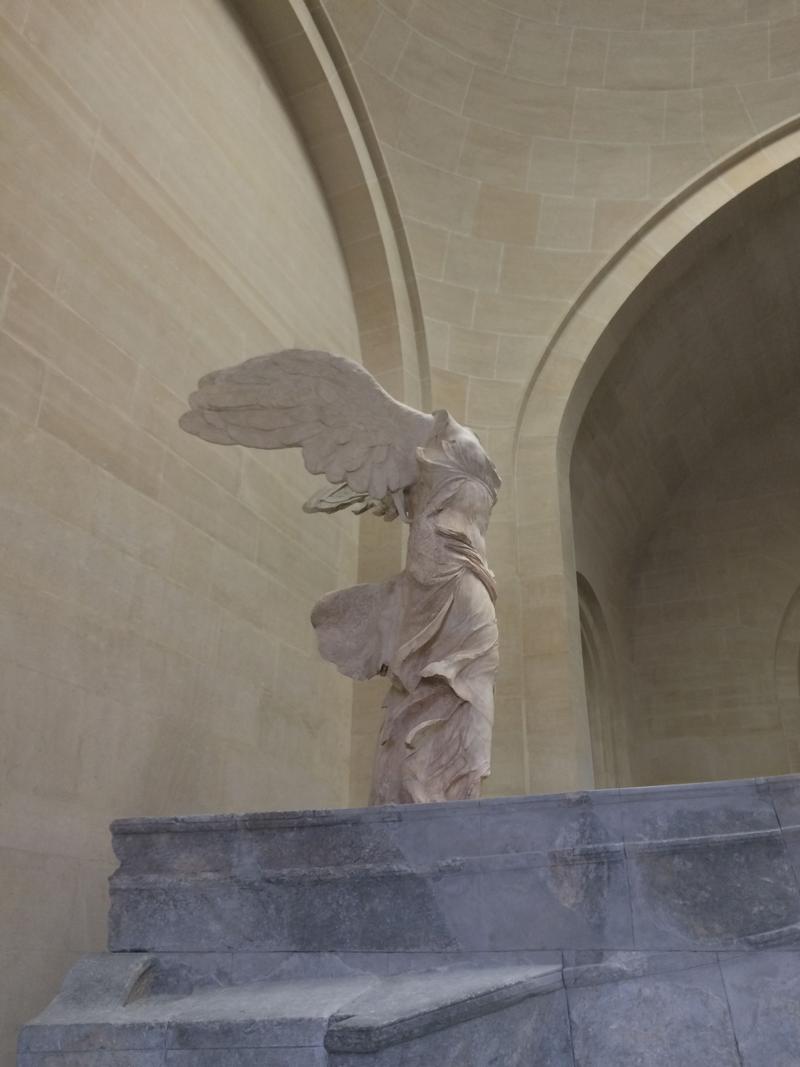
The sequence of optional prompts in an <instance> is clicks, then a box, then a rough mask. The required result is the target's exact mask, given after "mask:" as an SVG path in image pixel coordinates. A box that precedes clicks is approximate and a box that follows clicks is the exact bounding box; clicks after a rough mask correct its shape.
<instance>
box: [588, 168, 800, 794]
mask: <svg viewBox="0 0 800 1067" xmlns="http://www.w3.org/2000/svg"><path fill="white" fill-rule="evenodd" d="M796 175H797V170H796V167H792V168H790V169H788V170H787V172H786V173H784V174H783V175H781V174H780V173H778V174H776V176H775V178H774V179H771V180H765V181H764V182H762V183H760V185H756V186H755V188H754V189H753V190H752V191H751V192H750V193H745V194H743V195H742V196H740V197H739V198H738V200H735V201H733V202H732V204H731V207H730V209H729V210H728V211H727V213H723V214H726V217H727V223H720V222H717V223H716V225H714V226H708V225H707V226H705V227H703V228H702V229H701V230H699V231H697V232H696V234H695V238H696V240H695V246H694V249H693V251H692V252H691V254H690V255H688V256H684V257H683V266H682V267H680V266H673V264H672V261H673V260H677V258H678V257H677V256H676V255H674V254H673V256H668V257H666V258H665V259H664V260H662V261H661V263H660V265H659V270H660V271H661V272H662V273H663V274H664V277H665V281H666V285H665V287H664V288H663V289H662V290H661V291H659V292H657V293H656V294H653V293H651V294H650V297H649V298H648V296H647V295H646V293H645V291H644V289H643V290H641V291H640V293H639V295H638V300H636V301H634V304H635V305H638V318H637V319H636V321H635V323H634V325H633V326H632V328H630V329H629V331H628V333H627V335H626V336H625V337H624V338H620V339H618V341H617V343H616V346H615V351H614V356H613V359H612V360H611V362H610V364H609V366H608V369H607V370H606V371H605V374H604V375H603V376H602V379H601V380H600V382H599V384H598V385H597V387H596V388H595V389H594V391H593V393H592V396H591V399H590V401H589V404H588V406H587V408H586V411H585V414H584V415H583V419H582V422H581V425H580V429H579V431H578V434H577V439H576V442H575V447H574V449H573V451H572V465H571V494H572V499H571V503H572V522H573V528H574V543H575V565H576V566H577V569H578V570H579V571H580V572H581V573H582V574H584V575H585V576H586V577H587V579H588V580H589V582H590V584H591V586H592V588H593V589H594V591H595V592H596V594H597V597H598V600H599V601H600V604H601V605H602V609H603V612H604V615H605V620H606V623H607V626H608V630H609V634H610V636H611V641H610V647H609V648H608V649H607V650H606V661H607V664H608V666H609V669H611V670H612V671H613V672H614V673H615V675H616V678H617V681H618V691H617V700H616V701H615V703H614V705H613V706H610V707H607V708H606V709H605V712H606V715H607V717H608V718H609V719H610V720H611V726H612V729H613V730H614V731H615V732H616V740H617V745H618V764H619V767H620V769H621V773H620V777H619V781H620V784H651V783H654V782H670V781H681V780H697V779H703V778H726V777H738V776H743V775H748V774H751V775H752V774H762V773H763V774H768V773H782V771H783V770H788V769H789V767H790V766H794V760H795V759H796V756H795V755H793V754H792V753H793V746H794V745H796V741H795V736H796V731H797V723H796V721H795V720H796V716H797V711H798V707H797V700H796V695H795V697H794V698H792V696H791V688H790V691H789V695H788V696H787V697H786V700H787V701H788V702H787V703H786V705H785V706H784V707H781V706H780V701H781V700H782V699H784V698H783V697H781V696H780V695H779V687H778V685H777V682H776V677H775V662H776V656H777V646H778V640H779V631H780V629H781V620H782V619H783V618H784V615H785V613H786V610H787V603H788V602H789V601H790V599H791V597H792V596H793V594H794V593H795V590H796V589H797V587H798V585H799V584H800V569H798V560H797V556H796V552H795V550H794V548H793V545H794V543H795V541H796V538H795V536H794V532H793V531H794V522H795V519H794V517H793V516H794V514H795V509H796V506H797V498H796V493H795V486H794V481H793V478H794V475H793V474H792V471H793V470H794V469H795V466H796V443H793V442H792V432H791V429H790V426H791V425H792V417H791V415H790V414H786V411H785V408H786V404H787V402H788V400H787V398H789V397H791V396H792V395H796V393H797V390H798V389H800V364H798V361H797V358H796V337H797V335H798V331H800V313H799V312H798V306H797V298H796V285H797V278H798V277H800V258H799V257H800V252H799V251H798V249H800V214H799V213H798V199H797V192H796V190H797V184H796ZM712 221H713V220H712ZM648 300H649V302H648ZM793 410H794V412H795V414H794V418H795V420H796V403H795V405H794V409H793ZM795 425H796V421H795ZM790 649H791V641H789V645H788V650H787V657H788V661H789V663H790V662H791V655H792V653H791V651H790ZM794 655H795V660H794V664H795V666H794V674H795V676H796V674H797V668H796V662H797V661H796V647H795V652H794ZM789 673H790V674H791V668H790V671H789ZM789 685H790V686H791V678H790V680H789ZM795 694H796V680H795ZM599 710H600V709H597V708H592V707H591V706H590V715H591V714H592V713H593V712H595V713H598V712H599ZM792 723H794V725H791V724H792Z"/></svg>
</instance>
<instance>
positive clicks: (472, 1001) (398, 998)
mask: <svg viewBox="0 0 800 1067" xmlns="http://www.w3.org/2000/svg"><path fill="white" fill-rule="evenodd" d="M561 987H562V978H561V967H560V965H559V966H549V967H548V966H538V967H536V966H534V967H510V966H505V967H502V966H500V967H488V968H487V967H480V968H446V969H445V968H440V969H439V970H436V971H429V972H427V973H423V974H419V973H409V974H404V975H398V976H396V977H393V978H387V979H384V980H383V981H382V982H379V983H377V984H375V985H373V986H371V987H370V988H369V989H368V990H367V991H366V992H365V993H363V994H362V995H361V996H360V997H357V998H356V999H355V1000H352V1001H350V1002H349V1003H348V1004H347V1007H346V1010H345V1014H343V1015H340V1016H336V1015H335V1016H333V1018H332V1019H331V1022H330V1025H329V1027H328V1032H327V1035H326V1038H325V1047H326V1048H327V1049H328V1051H329V1052H358V1053H367V1052H379V1051H380V1050H381V1049H384V1048H388V1047H389V1046H390V1045H396V1044H399V1043H400V1042H405V1041H409V1040H411V1039H415V1038H418V1037H424V1036H425V1035H426V1034H429V1033H433V1032H434V1031H436V1030H443V1029H446V1028H448V1027H451V1026H454V1025H456V1024H458V1023H463V1022H466V1021H467V1020H469V1019H473V1018H479V1017H481V1016H483V1015H489V1014H491V1013H492V1012H495V1011H499V1010H501V1009H503V1008H508V1007H511V1006H512V1005H513V1004H518V1003H520V1002H521V1001H523V1000H525V1001H527V1000H529V998H530V997H532V996H536V995H537V994H539V993H546V992H551V991H553V990H555V989H560V988H561Z"/></svg>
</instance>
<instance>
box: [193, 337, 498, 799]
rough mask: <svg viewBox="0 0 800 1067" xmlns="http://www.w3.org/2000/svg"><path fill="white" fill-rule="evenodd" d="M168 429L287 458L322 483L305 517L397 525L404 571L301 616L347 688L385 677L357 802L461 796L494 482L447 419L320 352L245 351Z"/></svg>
mask: <svg viewBox="0 0 800 1067" xmlns="http://www.w3.org/2000/svg"><path fill="white" fill-rule="evenodd" d="M190 405H191V410H190V411H188V412H187V413H186V414H185V415H183V417H182V418H181V426H182V427H183V429H184V430H187V431H188V432H189V433H193V434H196V435H197V436H198V437H202V438H204V439H205V440H207V441H212V442H214V443H216V444H225V445H231V444H240V445H247V446H249V447H251V448H291V447H296V448H302V450H303V459H304V461H305V465H306V467H307V468H308V470H309V471H311V473H312V474H324V475H325V477H326V478H327V479H328V481H329V482H331V483H333V486H334V488H333V489H330V488H327V487H326V488H323V489H322V490H320V491H319V492H317V493H315V494H314V496H312V497H311V499H310V500H309V501H308V502H307V503H306V504H305V505H304V510H306V511H317V512H334V511H339V510H341V509H343V508H351V509H352V510H353V511H355V512H356V514H362V513H364V512H366V511H370V512H373V513H374V514H378V515H382V516H383V518H384V519H385V520H387V521H391V520H392V519H396V518H398V517H399V518H400V520H401V521H403V522H407V523H409V524H410V529H409V537H408V548H407V554H406V566H405V570H404V571H403V572H402V573H401V574H399V575H397V576H395V577H393V578H389V579H388V580H387V581H384V582H378V583H371V584H365V585H356V586H354V587H353V588H351V589H344V590H341V591H338V592H333V593H328V594H327V595H326V596H323V597H322V599H321V600H320V601H319V602H318V603H317V604H316V606H315V607H314V609H313V612H312V614H311V621H312V624H313V626H314V628H315V630H316V633H317V638H318V641H319V648H320V652H321V653H322V655H323V656H324V657H325V658H326V659H327V660H329V661H331V662H332V663H334V664H336V666H337V667H338V668H339V670H340V671H341V672H342V673H343V674H345V675H347V676H348V677H349V678H355V679H364V678H372V677H374V676H375V675H387V676H388V679H389V681H390V683H391V684H390V688H389V692H388V694H387V696H386V699H385V701H384V704H383V710H384V721H383V725H382V727H381V731H380V736H379V743H378V746H377V752H376V756H375V766H374V774H373V788H372V798H371V802H372V803H374V804H390V803H424V802H430V801H444V800H467V799H473V798H477V797H478V795H479V792H480V783H481V779H483V778H485V777H486V776H487V775H488V773H489V756H490V746H491V734H492V721H493V716H494V679H495V673H496V671H497V662H498V653H497V643H498V642H497V621H496V618H495V611H494V601H495V598H496V586H495V580H494V575H493V574H492V572H491V571H490V570H489V567H488V565H487V562H486V545H485V537H486V529H487V526H488V523H489V516H490V514H491V511H492V508H493V506H494V504H495V501H496V500H497V492H498V489H499V488H500V478H499V476H498V474H497V471H496V469H495V466H494V464H493V463H492V461H491V460H490V459H489V457H488V456H487V454H486V452H485V451H484V450H483V448H482V446H481V443H480V441H479V440H478V438H477V437H476V435H475V434H474V433H473V432H472V431H471V430H468V429H466V428H465V427H463V426H460V425H459V424H458V423H457V422H456V421H455V419H453V418H452V417H451V416H450V415H449V414H448V412H447V411H436V412H434V413H433V414H432V415H426V414H423V413H422V412H419V411H415V410H414V409H413V408H410V407H407V406H406V405H405V404H401V403H398V402H397V401H396V400H394V399H393V398H392V397H391V396H389V394H388V393H387V392H385V390H384V389H382V388H381V386H380V385H379V384H378V383H377V382H376V381H375V379H374V378H373V377H372V375H371V374H369V373H368V372H367V371H366V370H364V368H363V367H361V366H359V365H358V364H357V363H354V362H353V361H352V360H349V359H345V358H343V357H342V356H335V355H331V354H330V353H328V352H314V351H302V350H289V351H283V352H276V353H274V354H272V355H267V356H256V357H255V358H254V359H248V360H247V361H245V362H244V363H242V364H240V365H239V366H236V367H229V368H226V369H224V370H219V371H214V372H213V373H211V374H207V375H206V376H205V377H204V378H202V379H201V380H200V382H199V385H198V389H197V392H195V393H193V394H192V396H191V398H190Z"/></svg>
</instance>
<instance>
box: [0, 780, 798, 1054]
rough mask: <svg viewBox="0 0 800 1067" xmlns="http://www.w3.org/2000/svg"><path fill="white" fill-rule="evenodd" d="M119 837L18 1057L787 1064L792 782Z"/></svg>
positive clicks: (120, 829)
mask: <svg viewBox="0 0 800 1067" xmlns="http://www.w3.org/2000/svg"><path fill="white" fill-rule="evenodd" d="M113 834H114V847H115V851H116V854H117V856H118V858H119V860H120V867H119V869H118V871H117V872H116V873H115V874H114V875H113V877H112V879H111V901H112V902H111V916H110V933H109V948H110V952H109V953H107V954H105V955H102V956H95V957H88V958H86V959H85V960H83V961H81V963H79V964H78V965H77V967H76V968H74V969H73V971H72V972H71V973H70V975H69V976H68V977H67V979H66V981H65V984H64V988H63V990H62V993H61V994H60V996H59V997H58V998H56V1000H55V1001H54V1002H53V1004H51V1005H50V1007H49V1008H48V1009H47V1010H46V1011H45V1012H44V1013H43V1014H42V1015H41V1016H39V1018H38V1019H36V1020H34V1021H33V1022H32V1023H30V1024H29V1025H28V1026H27V1027H26V1028H25V1029H24V1030H23V1032H22V1034H21V1037H20V1056H19V1064H20V1067H75V1065H78V1064H80V1065H85V1067H155V1065H156V1064H158V1065H159V1067H160V1065H169V1067H189V1065H192V1067H194V1065H196V1067H205V1065H207V1064H208V1065H211V1064H213V1065H214V1067H251V1065H252V1067H255V1065H256V1064H258V1065H259V1067H311V1065H314V1067H317V1065H323V1064H326V1065H327V1064H330V1065H331V1067H335V1065H339V1067H366V1065H367V1064H375V1065H386V1067H389V1065H391V1067H395V1065H396V1067H400V1065H403V1067H412V1065H417V1064H419V1065H426V1067H427V1065H430V1064H434V1063H435V1064H436V1065H437V1067H440V1065H441V1067H450V1065H452V1067H456V1065H457V1067H489V1065H490V1064H493V1065H498V1067H499V1065H502V1067H514V1065H517V1064H519V1065H520V1067H523V1065H525V1067H573V1064H574V1065H575V1067H612V1065H613V1067H627V1065H628V1064H630V1065H634V1064H641V1063H647V1064H648V1065H652V1067H660V1065H665V1067H666V1065H669V1067H685V1065H687V1064H689V1063H691V1064H692V1065H693V1067H705V1065H719V1067H723V1065H724V1067H727V1065H730V1067H776V1065H778V1064H787V1065H788V1064H798V1063H800V1052H798V1049H800V1012H798V1009H797V1004H798V1003H800V890H799V889H798V874H799V873H800V778H797V777H790V778H777V779H758V780H746V781H737V782H726V783H710V784H705V785H695V786H675V787H658V788H649V789H625V790H601V791H597V792H593V793H581V794H574V795H562V796H546V797H524V798H519V797H514V798H507V799H493V800H487V801H474V802H464V803H454V804H446V805H430V806H428V805H424V806H416V807H388V808H373V809H365V810H357V811H322V812H300V813H277V814H265V815H242V816H235V815H225V816H210V817H209V816H198V817H181V818H170V819H143V820H124V821H121V822H118V823H116V824H115V825H114V827H113ZM793 1057H794V1058H793Z"/></svg>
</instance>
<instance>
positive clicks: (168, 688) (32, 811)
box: [0, 0, 359, 1063]
mask: <svg viewBox="0 0 800 1067" xmlns="http://www.w3.org/2000/svg"><path fill="white" fill-rule="evenodd" d="M0 68H1V69H2V73H1V74H0V77H1V78H2V87H3V91H2V94H0V109H1V111H0V126H2V130H3V134H2V149H1V150H0V152H1V155H0V168H1V175H2V189H0V229H1V232H2V253H3V254H2V258H0V292H1V293H2V303H1V304H0V409H2V411H1V414H2V417H1V418H0V443H1V445H2V456H1V457H0V497H1V498H2V505H1V510H2V515H1V516H0V587H1V592H0V676H1V677H2V683H1V684H0V790H2V796H1V797H0V897H1V898H2V907H1V908H0V961H1V962H2V965H1V966H0V1033H1V1034H2V1038H0V1040H1V1041H2V1044H1V1045H0V1060H2V1062H3V1063H10V1062H11V1059H12V1048H13V1043H14V1034H15V1029H16V1027H17V1026H18V1025H19V1024H20V1023H21V1022H22V1021H23V1020H24V1019H25V1018H28V1017H30V1016H31V1015H32V1014H33V1013H34V1012H35V1011H36V1010H38V1009H40V1008H41V1006H42V1005H43V1004H44V1003H45V1002H46V1001H47V1000H48V998H49V997H50V996H51V995H52V993H53V992H54V990H55V987H56V984H57V983H58V980H59V976H60V975H61V974H63V972H64V971H65V968H66V967H67V966H68V965H69V964H71V962H72V961H73V960H74V958H75V957H76V956H77V955H78V954H80V953H81V952H83V951H86V950H89V949H99V948H102V946H103V943H104V923H105V912H106V900H105V878H106V876H107V875H108V874H109V873H110V871H111V870H112V869H113V861H112V857H111V855H110V850H109V845H108V835H107V826H108V823H109V820H110V819H111V818H112V817H114V816H117V815H129V814H132V813H137V812H138V813H142V814H148V813H151V814H155V813H170V812H174V811H183V812H188V811H199V810H206V811H217V810H236V809H253V808H276V807H287V806H288V807H291V806H314V805H342V804H346V803H347V800H348V759H349V746H350V736H349V734H350V711H351V701H352V687H351V685H350V684H349V683H348V682H347V681H346V680H344V679H341V678H340V677H339V676H338V675H337V674H336V672H335V670H334V669H333V668H332V667H329V666H327V665H323V664H322V663H321V662H320V661H319V657H318V655H317V653H316V649H315V647H314V641H313V635H312V633H311V631H310V626H309V622H308V614H309V610H310V607H311V605H312V603H313V601H314V600H315V599H316V598H317V597H318V596H319V595H320V594H321V593H322V592H324V591H326V590H328V589H331V588H334V587H337V586H339V587H340V586H342V585H344V584H347V583H348V582H351V581H352V580H354V579H355V576H356V570H357V558H356V556H357V542H356V538H357V524H355V523H354V522H353V521H351V520H349V519H338V518H333V519H330V518H323V517H320V518H319V519H318V520H315V519H314V518H309V517H308V516H306V515H303V514H302V513H301V511H300V505H301V502H302V500H303V499H304V498H305V496H306V495H307V494H308V492H309V491H310V488H311V486H312V485H313V484H314V480H313V479H311V478H309V477H307V476H306V475H305V474H304V472H303V469H302V463H301V460H300V457H299V455H298V454H297V453H295V452H292V453H286V454H283V455H279V454H255V453H252V452H249V453H246V452H245V451H244V450H240V449H230V450H226V449H223V448H219V447H212V446H210V445H207V444H205V443H203V442H200V441H198V440H196V439H194V438H191V437H189V436H188V435H186V434H183V433H181V432H180V431H179V430H178V427H177V417H178V415H179V414H180V412H181V411H182V410H183V407H184V404H185V399H186V397H187V395H188V393H189V391H190V390H191V389H192V388H193V386H194V384H195V382H196V380H197V378H198V377H199V376H200V375H201V374H203V373H205V372H206V371H209V370H211V369H212V368H215V367H218V366H220V365H224V364H226V363H231V362H235V361H237V360H239V359H242V358H244V357H246V356H249V355H253V354H256V353H258V352H263V351H267V350H269V349H271V348H274V347H278V346H286V345H292V344H299V345H305V346H321V347H330V348H332V349H334V350H339V351H343V352H347V353H348V354H349V355H351V356H353V357H355V358H358V354H359V331H358V328H357V322H356V316H355V313H354V307H353V299H352V295H351V286H350V281H349V278H348V273H347V270H346V267H345V263H344V260H343V257H342V254H341V252H340V248H339V243H338V239H337V236H336V233H335V232H334V228H333V224H332V222H331V219H330V217H329V213H328V209H327V207H326V205H325V203H324V200H323V196H322V193H321V191H320V188H319V186H318V183H317V179H316V178H315V175H314V172H313V171H312V168H311V165H310V163H309V161H308V159H307V157H306V155H305V152H304V149H303V146H302V144H301V142H300V139H299V137H298V134H297V133H296V131H295V129H294V127H293V123H292V120H291V118H290V116H289V114H288V113H287V110H286V106H285V105H284V103H283V102H282V100H281V98H280V96H279V95H278V92H277V90H276V89H275V87H274V85H273V84H272V82H271V79H270V77H269V76H268V75H267V74H265V72H264V70H262V68H261V67H260V66H259V64H258V63H257V62H256V60H255V59H254V57H253V54H252V52H251V50H250V47H249V45H248V44H247V42H246V41H245V40H244V38H243V37H242V35H241V32H240V30H239V29H238V28H237V25H236V23H235V22H234V21H233V19H232V18H231V17H230V15H229V14H228V11H227V8H226V6H225V5H224V4H223V3H220V2H217V0H191V3H181V2H178V0H175V2H169V3H163V2H161V0H146V2H144V3H138V2H132V3H129V2H127V0H126V2H121V3H106V2H104V0H103V2H100V3H94V2H90V0H74V2H73V0H69V2H62V0H34V2H33V3H26V2H25V0H21V2H15V0H10V2H4V3H3V4H2V5H0Z"/></svg>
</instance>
